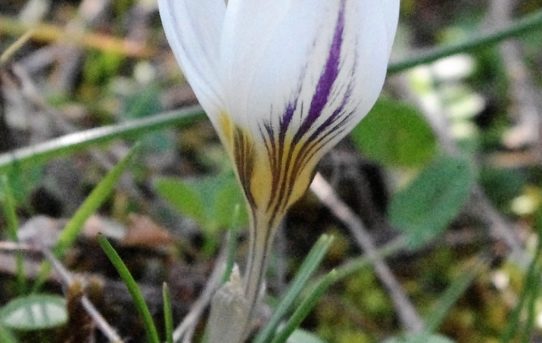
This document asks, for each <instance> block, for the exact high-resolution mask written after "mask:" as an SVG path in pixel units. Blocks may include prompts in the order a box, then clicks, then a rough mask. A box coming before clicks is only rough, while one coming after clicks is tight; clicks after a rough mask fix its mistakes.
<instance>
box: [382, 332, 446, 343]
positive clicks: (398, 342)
mask: <svg viewBox="0 0 542 343" xmlns="http://www.w3.org/2000/svg"><path fill="white" fill-rule="evenodd" d="M384 343H453V341H452V340H450V339H449V338H447V337H444V336H441V335H433V334H431V333H421V334H411V335H406V336H403V337H393V338H390V339H387V340H385V341H384Z"/></svg>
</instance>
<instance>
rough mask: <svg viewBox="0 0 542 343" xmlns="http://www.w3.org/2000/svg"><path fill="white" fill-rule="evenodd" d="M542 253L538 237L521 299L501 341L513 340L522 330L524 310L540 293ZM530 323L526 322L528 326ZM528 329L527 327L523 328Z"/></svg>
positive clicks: (541, 241) (541, 240) (541, 243)
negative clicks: (541, 261) (541, 260)
mask: <svg viewBox="0 0 542 343" xmlns="http://www.w3.org/2000/svg"><path fill="white" fill-rule="evenodd" d="M541 255H542V239H540V237H539V239H538V243H537V246H536V251H535V254H534V256H533V260H532V262H531V264H530V265H529V269H528V270H527V275H526V276H525V284H524V285H523V290H522V292H521V296H520V299H519V301H518V304H517V305H516V308H515V309H514V310H513V311H512V313H511V315H510V319H509V321H508V325H507V327H506V329H505V330H504V333H503V335H502V336H501V342H503V343H507V342H512V340H513V339H514V337H516V336H517V335H518V333H520V332H522V331H521V330H522V325H521V317H522V313H523V310H524V309H525V308H526V307H527V309H529V306H530V302H531V301H534V300H533V298H534V295H535V294H537V293H538V288H539V287H540V257H541ZM529 325H530V324H528V323H527V324H526V327H528V326H529ZM523 330H526V328H523Z"/></svg>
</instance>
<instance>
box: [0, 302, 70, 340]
mask: <svg viewBox="0 0 542 343" xmlns="http://www.w3.org/2000/svg"><path fill="white" fill-rule="evenodd" d="M67 320H68V313H67V311H66V301H65V300H64V299H63V298H62V297H59V296H56V295H46V294H33V295H29V296H26V297H19V298H15V299H13V300H12V301H10V302H9V303H8V304H7V305H6V306H4V307H3V308H2V309H0V324H1V325H3V326H4V327H6V328H9V329H14V330H22V331H31V330H43V329H50V328H54V327H57V326H61V325H64V324H65V323H66V322H67Z"/></svg>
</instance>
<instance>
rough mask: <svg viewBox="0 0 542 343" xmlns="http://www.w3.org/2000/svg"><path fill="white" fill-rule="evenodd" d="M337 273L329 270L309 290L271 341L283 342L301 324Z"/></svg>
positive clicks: (274, 342)
mask: <svg viewBox="0 0 542 343" xmlns="http://www.w3.org/2000/svg"><path fill="white" fill-rule="evenodd" d="M336 279H337V275H336V273H335V271H331V272H330V273H329V274H327V275H326V276H325V277H324V278H323V279H322V280H321V281H320V282H319V283H318V285H316V287H315V288H314V289H313V290H312V291H311V292H310V294H309V295H308V296H307V297H306V298H305V299H304V300H303V302H301V304H300V305H299V307H298V308H297V309H296V310H295V312H294V314H293V315H292V316H291V317H290V319H289V320H288V321H287V322H286V325H285V326H284V328H283V329H282V330H280V331H279V332H278V334H277V335H276V336H275V337H274V338H273V340H272V341H271V343H284V342H286V340H287V339H288V337H290V335H291V334H292V333H293V332H294V331H295V330H296V329H297V328H298V327H299V325H301V323H302V322H303V320H304V319H305V318H306V317H307V315H308V314H309V313H310V312H311V311H312V309H313V308H314V306H315V305H316V304H317V303H318V300H320V298H321V297H322V295H323V294H324V293H325V292H326V291H327V289H328V288H329V287H330V286H331V285H332V284H333V283H334V282H335V281H336Z"/></svg>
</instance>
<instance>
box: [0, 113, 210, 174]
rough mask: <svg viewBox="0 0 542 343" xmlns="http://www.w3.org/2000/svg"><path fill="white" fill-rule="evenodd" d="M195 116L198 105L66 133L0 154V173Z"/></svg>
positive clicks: (186, 121)
mask: <svg viewBox="0 0 542 343" xmlns="http://www.w3.org/2000/svg"><path fill="white" fill-rule="evenodd" d="M199 118H204V115H203V110H202V109H201V108H200V107H199V106H193V107H188V108H185V109H182V110H179V111H173V112H167V113H162V114H156V115H153V116H152V117H148V118H144V119H139V120H132V121H129V122H125V123H121V124H116V125H110V126H102V127H98V128H95V129H90V130H85V131H80V132H75V133H71V134H67V135H65V136H61V137H58V138H55V139H52V140H50V141H47V142H44V143H40V144H36V145H32V146H29V147H25V148H21V149H16V150H13V151H10V152H7V153H5V154H0V174H2V173H7V172H9V171H12V172H17V171H19V170H23V169H24V168H27V167H29V166H35V165H38V164H40V163H43V162H46V161H48V160H50V159H53V158H58V157H60V156H66V155H69V154H73V153H75V152H78V151H81V150H84V149H86V148H89V147H91V146H95V145H98V144H103V143H107V142H110V141H112V140H115V139H119V138H138V137H141V136H143V135H146V134H148V133H151V132H153V131H157V130H161V129H165V128H168V127H173V126H187V125H190V124H192V123H194V122H195V121H196V120H198V119H199Z"/></svg>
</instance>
